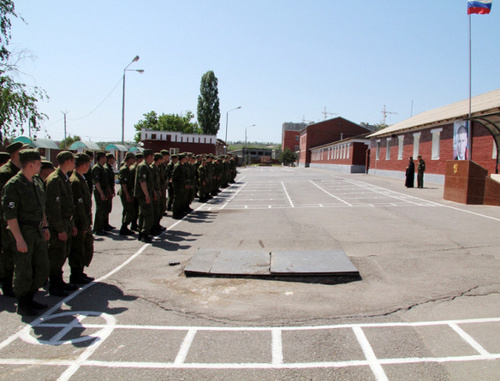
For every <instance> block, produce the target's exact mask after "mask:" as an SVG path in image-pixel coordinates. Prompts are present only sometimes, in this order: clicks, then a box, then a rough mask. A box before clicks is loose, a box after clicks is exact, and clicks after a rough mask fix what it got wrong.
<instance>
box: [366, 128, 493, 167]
mask: <svg viewBox="0 0 500 381" xmlns="http://www.w3.org/2000/svg"><path fill="white" fill-rule="evenodd" d="M434 128H442V129H443V130H442V131H441V134H440V143H439V150H440V152H439V159H438V160H432V133H431V130H432V129H434ZM415 132H420V148H419V154H420V155H422V158H423V159H424V160H425V164H426V173H432V174H439V175H444V174H445V172H446V161H448V160H453V124H447V125H444V126H440V127H433V128H430V129H426V130H420V131H412V132H408V133H405V134H404V143H403V144H404V145H403V160H398V142H399V140H398V136H397V135H394V136H393V137H392V138H391V141H390V150H391V152H390V159H389V160H386V152H387V149H386V142H387V138H386V137H383V138H381V139H380V151H379V152H380V153H379V160H376V139H372V141H371V145H370V149H371V158H370V168H372V169H378V170H390V171H404V170H405V169H406V167H407V164H408V157H410V156H413V134H414V133H415ZM493 144H494V142H493V137H492V136H491V134H490V133H489V132H488V130H486V128H484V126H482V125H481V124H479V123H474V124H473V127H472V149H471V159H472V160H473V161H474V162H476V163H477V164H479V165H480V166H482V167H484V168H486V169H487V170H488V172H489V173H495V163H496V160H495V159H492V152H493ZM413 159H414V160H416V159H417V158H415V157H414V158H413Z"/></svg>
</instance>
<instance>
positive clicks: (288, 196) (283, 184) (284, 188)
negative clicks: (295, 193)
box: [281, 181, 295, 208]
mask: <svg viewBox="0 0 500 381" xmlns="http://www.w3.org/2000/svg"><path fill="white" fill-rule="evenodd" d="M281 185H282V186H283V190H284V191H285V194H286V197H287V198H288V202H289V203H290V205H291V206H292V208H295V205H293V202H292V199H291V198H290V195H289V194H288V192H287V190H286V187H285V183H283V181H282V182H281Z"/></svg>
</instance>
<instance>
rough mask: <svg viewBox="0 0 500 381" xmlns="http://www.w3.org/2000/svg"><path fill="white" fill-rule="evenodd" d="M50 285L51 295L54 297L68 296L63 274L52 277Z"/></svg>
mask: <svg viewBox="0 0 500 381" xmlns="http://www.w3.org/2000/svg"><path fill="white" fill-rule="evenodd" d="M49 278H50V285H49V294H50V295H52V296H68V295H69V294H68V290H66V287H65V286H66V283H64V281H63V278H62V273H60V274H58V275H51V276H50V277H49Z"/></svg>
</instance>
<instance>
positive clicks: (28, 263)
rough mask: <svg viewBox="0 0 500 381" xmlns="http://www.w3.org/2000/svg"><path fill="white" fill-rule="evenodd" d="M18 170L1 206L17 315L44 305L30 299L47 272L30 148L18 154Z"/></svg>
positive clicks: (35, 158) (41, 204) (40, 194)
mask: <svg viewBox="0 0 500 381" xmlns="http://www.w3.org/2000/svg"><path fill="white" fill-rule="evenodd" d="M19 160H20V165H21V171H20V172H18V173H17V174H16V175H15V176H14V177H12V178H11V179H10V180H9V181H8V182H7V184H6V185H5V187H4V188H3V190H2V207H3V214H4V217H5V220H6V221H7V225H8V228H9V230H8V232H9V236H8V239H9V240H10V241H11V242H12V246H13V247H14V255H13V260H14V283H13V285H14V287H13V289H14V294H15V296H16V298H17V301H18V304H17V313H18V314H19V315H26V316H35V315H38V314H39V312H40V310H43V309H45V308H47V305H45V304H42V303H38V302H36V301H34V300H33V297H34V296H35V293H36V292H37V291H38V289H39V288H40V287H42V286H43V284H44V283H45V281H46V279H47V277H48V275H49V257H48V254H47V241H48V240H49V238H50V233H49V230H48V225H47V219H46V217H45V195H44V190H43V186H42V183H41V181H40V179H39V177H38V176H35V175H36V174H38V173H39V172H40V167H41V157H40V154H39V153H38V152H37V151H35V150H32V149H26V150H22V151H21V152H20V153H19Z"/></svg>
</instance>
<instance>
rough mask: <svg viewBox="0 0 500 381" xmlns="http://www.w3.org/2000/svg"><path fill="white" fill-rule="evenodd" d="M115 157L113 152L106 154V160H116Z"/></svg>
mask: <svg viewBox="0 0 500 381" xmlns="http://www.w3.org/2000/svg"><path fill="white" fill-rule="evenodd" d="M114 158H115V155H113V154H112V153H111V152H109V153H107V154H106V159H114Z"/></svg>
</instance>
